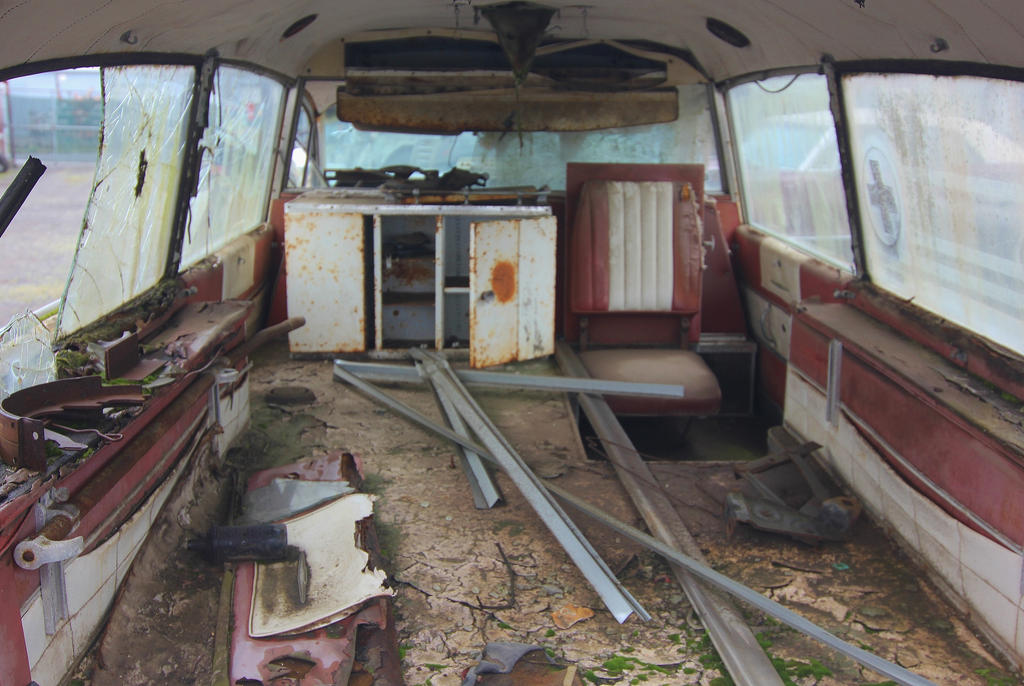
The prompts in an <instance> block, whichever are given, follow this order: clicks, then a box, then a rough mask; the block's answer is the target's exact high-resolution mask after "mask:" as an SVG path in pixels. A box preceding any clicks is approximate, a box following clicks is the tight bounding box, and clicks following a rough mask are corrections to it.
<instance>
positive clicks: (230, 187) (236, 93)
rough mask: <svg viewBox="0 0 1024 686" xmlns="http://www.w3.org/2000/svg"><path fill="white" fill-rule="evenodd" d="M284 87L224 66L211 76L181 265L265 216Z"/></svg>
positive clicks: (238, 234) (264, 77)
mask: <svg viewBox="0 0 1024 686" xmlns="http://www.w3.org/2000/svg"><path fill="white" fill-rule="evenodd" d="M283 99H284V87H283V86H282V85H281V84H280V83H278V82H277V81H275V80H274V79H272V78H270V77H267V76H263V75H261V74H256V73H255V72H251V71H246V70H244V69H239V68H237V67H231V66H226V65H222V66H220V67H218V69H217V73H216V74H215V75H214V86H213V93H212V94H211V95H210V122H209V126H207V129H206V132H205V134H204V135H203V140H202V142H201V144H200V145H201V146H202V151H203V158H202V165H201V166H200V169H199V184H198V190H197V192H196V196H195V197H194V198H192V202H191V204H190V206H189V221H188V230H187V231H186V232H185V245H184V246H183V249H182V258H181V266H182V267H187V266H190V265H192V264H194V263H196V262H198V261H199V260H201V259H203V258H205V257H206V256H207V255H209V254H210V253H212V252H214V251H216V250H217V249H219V248H221V247H223V246H224V245H225V244H227V243H228V242H229V241H230V240H231V239H233V238H236V237H237V236H240V235H242V234H243V233H245V232H247V231H251V230H252V229H254V228H256V226H258V225H259V223H260V222H261V221H263V219H264V216H265V214H266V207H267V202H268V198H269V196H270V174H271V169H272V167H273V163H274V148H275V141H276V140H277V138H276V136H277V131H278V125H279V123H280V120H281V106H282V102H283Z"/></svg>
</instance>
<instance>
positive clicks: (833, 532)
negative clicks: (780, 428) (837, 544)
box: [725, 442, 861, 545]
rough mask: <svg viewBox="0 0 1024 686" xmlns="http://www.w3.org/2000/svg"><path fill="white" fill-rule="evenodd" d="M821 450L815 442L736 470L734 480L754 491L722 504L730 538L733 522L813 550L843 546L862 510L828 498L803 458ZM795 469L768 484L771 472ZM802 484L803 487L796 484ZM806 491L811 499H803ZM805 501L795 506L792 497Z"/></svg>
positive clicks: (731, 496)
mask: <svg viewBox="0 0 1024 686" xmlns="http://www.w3.org/2000/svg"><path fill="white" fill-rule="evenodd" d="M819 448H821V446H820V445H818V444H817V443H814V442H808V443H804V444H802V445H798V446H794V447H792V448H789V449H786V450H782V451H780V452H777V453H772V454H770V455H766V456H765V457H762V458H761V459H759V460H755V461H753V462H750V463H748V464H745V465H741V466H737V467H736V468H735V472H736V475H737V476H738V477H740V478H742V479H744V481H745V482H746V483H747V484H748V485H749V486H750V487H751V488H753V489H754V491H756V493H757V495H756V496H750V495H745V494H743V493H741V492H739V491H733V492H731V493H729V494H728V495H727V496H726V499H725V525H726V530H727V531H728V533H729V535H730V536H731V535H732V534H733V532H734V531H735V529H736V523H737V522H743V523H745V524H749V525H750V526H752V527H754V528H755V529H761V530H762V531H771V532H774V533H780V534H786V535H788V536H791V537H793V538H795V539H797V540H799V541H803V542H804V543H810V544H811V545H814V544H816V543H819V542H821V541H823V540H828V541H842V540H846V538H847V537H848V535H849V533H850V529H851V528H852V527H853V525H854V523H855V522H856V521H857V518H858V517H859V516H860V512H861V504H860V502H859V501H858V500H857V499H856V498H852V497H850V496H844V495H837V494H833V493H831V492H830V491H829V489H828V488H826V486H825V484H824V483H823V482H822V481H821V479H820V477H819V475H818V472H817V471H816V470H815V468H814V467H813V466H812V465H811V464H809V463H808V462H807V459H806V456H807V455H809V454H810V453H812V452H814V451H815V450H817V449H819ZM790 464H791V465H792V466H793V467H795V468H796V469H795V470H794V469H792V468H790V470H789V471H788V472H787V473H786V474H783V475H782V476H783V477H784V478H782V479H779V478H774V479H773V478H771V477H770V476H768V475H770V474H771V472H773V471H775V470H778V471H779V472H782V471H783V469H782V468H784V467H785V466H787V465H790ZM801 481H802V483H800V482H801ZM807 489H809V490H810V497H809V498H807V497H806V492H807ZM797 491H802V492H803V493H804V494H805V495H804V497H802V498H800V500H799V501H798V502H802V504H799V506H797V503H794V493H795V492H797Z"/></svg>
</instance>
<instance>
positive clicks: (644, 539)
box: [335, 369, 935, 686]
mask: <svg viewBox="0 0 1024 686" xmlns="http://www.w3.org/2000/svg"><path fill="white" fill-rule="evenodd" d="M338 372H339V370H337V369H336V370H335V378H338V379H340V380H343V381H346V382H348V383H349V384H351V385H352V386H354V387H355V388H357V389H359V390H360V391H362V392H363V393H364V394H365V395H367V396H369V397H370V398H372V399H374V400H376V401H377V402H379V403H380V404H382V405H384V406H385V407H387V408H388V409H390V410H392V411H393V412H395V414H398V415H400V416H402V417H405V418H406V419H408V420H409V421H411V422H413V423H414V424H418V425H419V426H421V427H422V428H424V429H427V430H429V431H432V432H433V433H435V434H437V435H438V436H441V437H443V438H447V439H448V440H449V441H451V442H452V443H455V444H458V445H461V446H462V447H464V448H467V449H469V450H472V451H473V452H475V453H477V454H478V455H480V457H482V458H484V459H485V460H489V461H492V462H494V463H495V464H497V461H496V460H495V458H494V457H493V456H492V455H491V454H490V453H489V452H488V451H487V449H486V448H484V447H483V446H481V445H479V444H478V443H476V442H475V441H473V440H471V439H469V438H467V437H465V436H460V435H459V434H457V433H455V432H454V431H452V430H451V429H448V428H446V427H444V426H441V425H440V424H438V423H437V422H434V421H433V420H431V419H429V418H428V417H425V416H423V415H422V414H420V413H419V412H417V411H416V410H414V409H413V408H411V407H409V406H408V405H406V404H404V403H402V402H399V401H398V400H395V399H394V398H392V397H391V396H389V395H388V394H387V393H384V392H383V391H381V390H380V389H379V388H377V387H376V386H374V385H373V384H370V383H368V382H366V381H364V380H362V379H360V378H359V377H358V376H356V375H355V374H352V373H351V372H348V371H346V370H344V369H342V370H340V372H341V373H338ZM543 486H544V487H545V488H546V489H547V491H548V492H549V493H552V494H554V495H555V496H557V497H558V498H559V499H561V500H562V501H563V502H565V503H566V504H568V505H570V506H572V507H573V508H575V509H577V510H579V511H580V512H582V513H584V514H586V515H589V516H591V517H593V518H594V519H595V520H597V521H599V522H601V523H602V524H604V525H605V526H607V527H608V528H610V529H612V530H614V531H617V532H619V533H620V534H622V535H623V536H627V537H628V538H629V539H630V540H632V541H635V542H637V543H639V544H640V545H642V546H644V547H645V548H647V549H648V550H651V551H653V552H655V553H658V554H659V555H661V556H662V557H664V558H665V559H666V560H668V561H669V562H674V563H676V564H679V565H682V566H683V567H686V569H687V570H689V571H690V572H692V573H693V574H694V575H695V576H698V577H700V578H701V579H703V580H704V581H707V582H708V583H709V584H711V585H713V586H715V587H716V588H719V589H721V590H723V591H725V592H726V593H728V594H730V595H732V596H734V597H736V598H739V599H740V600H743V601H745V602H747V603H749V604H750V605H752V606H754V607H755V608H756V609H758V610H760V611H761V612H764V613H765V614H767V615H770V616H772V617H774V618H775V619H777V620H779V621H780V622H782V623H783V624H785V625H787V626H789V627H791V628H793V629H796V630H797V631H799V632H801V633H803V634H806V635H807V636H810V637H811V638H813V639H815V640H817V641H820V642H821V643H824V644H825V645H827V646H829V647H830V648H833V649H834V650H835V651H836V652H839V653H842V654H843V655H846V656H847V657H849V658H850V659H852V660H855V661H856V662H858V663H860V664H862V665H864V666H865V667H867V668H869V669H872V670H874V671H875V672H877V673H878V674H880V675H882V676H885V677H888V678H889V679H892V680H893V681H895V682H896V683H898V684H902V685H903V686H935V684H934V682H932V681H929V680H928V679H925V678H924V677H922V676H920V675H918V674H914V673H913V672H911V671H910V670H908V669H905V668H903V667H900V666H899V665H897V664H895V663H892V662H889V661H888V660H884V659H882V658H880V657H879V656H877V655H874V654H872V653H869V652H867V651H866V650H862V649H861V648H858V647H856V646H854V645H851V644H849V643H847V642H846V641H844V640H842V639H841V638H839V637H838V636H836V635H834V634H831V633H829V632H828V631H825V630H824V629H822V628H821V627H819V626H818V625H817V624H815V623H814V622H812V621H810V620H809V619H805V618H804V617H801V616H800V615H798V614H797V613H795V612H793V611H792V610H790V609H789V608H787V607H784V606H782V605H780V604H779V603H777V602H775V601H774V600H771V599H769V598H765V597H764V596H763V595H761V594H760V593H758V592H757V591H754V590H753V589H750V588H748V587H746V586H744V585H743V584H741V583H739V582H737V581H733V580H732V579H730V578H729V577H727V576H725V575H724V574H720V573H719V572H716V571H715V570H713V569H711V568H710V567H708V566H707V565H704V564H701V563H700V562H698V561H696V560H694V559H693V558H691V557H689V556H688V555H684V554H683V553H681V552H679V551H678V550H675V549H673V548H672V547H670V546H667V545H665V544H664V543H662V542H661V541H659V540H658V539H656V538H654V537H653V536H650V535H648V534H646V533H644V532H643V531H640V530H639V529H637V528H635V527H632V526H630V525H628V524H626V523H624V522H622V521H619V520H618V519H615V518H614V517H612V516H610V515H608V514H607V513H606V512H605V511H604V510H602V509H601V508H599V507H597V506H596V505H591V504H590V503H588V502H587V501H585V500H583V499H581V498H578V497H576V496H575V495H573V494H572V493H571V492H569V491H567V490H565V489H563V488H561V487H559V486H556V485H554V484H551V483H544V484H543Z"/></svg>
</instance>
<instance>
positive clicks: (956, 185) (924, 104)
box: [843, 74, 1024, 353]
mask: <svg viewBox="0 0 1024 686" xmlns="http://www.w3.org/2000/svg"><path fill="white" fill-rule="evenodd" d="M843 88H844V92H845V93H846V96H847V97H846V100H847V105H846V107H847V117H848V118H849V120H850V122H851V127H850V128H851V130H850V137H851V144H852V148H853V163H854V173H855V175H856V179H857V194H858V202H859V204H860V214H861V218H862V223H863V236H864V252H865V260H866V262H867V271H868V276H869V277H870V278H871V280H872V281H874V282H875V283H876V284H877V285H878V286H880V287H881V288H883V289H885V290H887V291H889V292H891V293H893V294H894V295H896V296H898V297H899V298H901V299H904V300H908V301H910V300H912V301H913V302H914V304H915V305H918V306H920V307H923V308H925V309H927V310H930V311H931V312H934V313H936V314H938V315H940V316H942V317H944V318H946V319H948V320H950V321H952V322H955V323H957V324H959V325H961V326H964V327H967V328H969V329H971V330H972V331H976V332H978V333H980V334H981V335H983V336H986V337H987V338H989V339H991V340H993V341H996V342H997V343H1000V344H1002V345H1005V346H1007V347H1008V348H1011V349H1013V350H1015V351H1017V352H1018V353H1024V305H1022V301H1021V293H1022V292H1024V238H1022V236H1024V234H1022V232H1021V226H1024V84H1022V83H1019V82H1016V81H1001V80H997V79H984V78H976V77H963V76H957V77H948V76H947V77H942V76H923V75H916V74H861V75H855V76H849V77H846V78H845V79H844V82H843Z"/></svg>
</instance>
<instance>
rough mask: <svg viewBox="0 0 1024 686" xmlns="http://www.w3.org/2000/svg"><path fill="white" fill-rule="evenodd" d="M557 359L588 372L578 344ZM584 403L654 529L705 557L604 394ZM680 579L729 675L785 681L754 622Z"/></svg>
mask: <svg viewBox="0 0 1024 686" xmlns="http://www.w3.org/2000/svg"><path fill="white" fill-rule="evenodd" d="M555 359H556V360H557V361H558V364H559V366H560V367H561V368H562V370H563V371H564V372H565V373H566V374H568V375H570V376H585V375H586V374H587V371H586V367H584V366H583V362H582V361H581V360H580V359H579V357H577V355H576V353H575V352H573V350H572V348H570V347H569V346H568V344H566V343H564V342H560V343H559V344H558V345H557V346H556V349H555ZM579 403H580V408H582V410H583V411H584V413H586V415H587V419H589V420H590V425H591V426H592V427H594V431H595V432H596V433H597V436H598V438H599V439H600V440H601V443H602V445H603V447H604V451H605V454H606V455H607V456H608V460H609V462H611V463H612V466H613V467H614V468H615V472H616V474H617V475H618V477H619V481H621V482H622V485H623V486H624V487H625V489H626V492H627V493H629V497H630V499H631V500H632V501H633V504H634V505H635V506H636V508H637V510H638V511H639V512H640V515H641V516H642V517H643V518H644V521H645V522H646V523H647V526H648V528H649V529H650V530H651V532H652V533H653V534H654V535H655V536H656V537H657V538H658V539H659V540H660V541H662V542H663V543H665V544H666V545H668V546H669V547H672V548H677V549H680V550H683V551H685V552H686V553H687V554H688V555H690V556H691V557H693V558H695V559H697V560H699V561H701V562H704V559H703V557H704V556H703V554H702V553H701V551H700V546H698V545H697V542H696V541H695V540H694V539H693V536H691V535H690V532H689V531H688V530H687V528H686V524H685V523H684V522H683V520H682V518H681V517H680V516H679V513H678V512H677V511H676V509H675V507H674V506H673V505H672V503H671V502H670V501H669V499H668V497H667V496H666V495H665V493H664V492H663V491H662V490H661V489H660V488H657V487H654V488H652V487H651V486H650V484H656V483H658V481H657V480H656V479H655V478H654V475H653V474H651V471H650V469H649V468H648V466H647V463H646V462H644V461H643V458H641V457H640V455H639V453H637V451H636V449H635V448H633V443H632V442H631V441H630V439H629V436H628V435H626V432H625V430H624V429H623V428H622V425H621V424H619V420H618V419H616V417H615V413H614V412H612V410H611V408H610V407H608V403H606V402H605V401H604V399H603V398H595V397H592V396H580V398H579ZM671 566H672V572H673V574H674V575H675V577H676V581H678V582H679V585H680V586H681V587H682V589H683V591H684V592H685V593H686V596H687V597H688V598H689V599H690V602H691V603H692V604H693V607H694V609H696V610H697V614H698V615H699V616H700V619H701V621H702V622H703V623H704V626H705V627H707V630H708V635H709V636H710V637H711V642H712V643H713V644H714V646H715V648H716V649H717V650H718V653H719V655H721V656H722V662H723V663H725V667H726V669H727V670H728V671H729V676H731V677H732V678H733V680H734V681H735V682H736V683H737V684H741V685H745V684H750V685H751V686H782V679H781V678H780V677H779V675H778V672H776V671H775V667H774V666H773V665H772V663H771V660H769V659H768V656H767V655H766V654H765V652H764V650H763V649H762V648H761V646H760V644H759V643H758V642H757V639H756V638H754V634H753V633H752V632H751V631H750V627H748V626H747V624H746V622H744V621H743V618H742V616H740V613H739V612H738V611H737V610H736V608H735V607H734V606H733V604H732V603H731V602H730V601H729V600H728V599H727V598H722V597H719V595H718V594H717V593H715V592H713V591H711V590H709V589H707V588H705V587H704V586H703V585H701V584H700V583H699V582H698V581H697V580H696V579H695V578H694V577H693V576H692V575H691V574H689V573H688V572H687V571H686V570H685V569H684V568H682V567H680V566H679V565H671Z"/></svg>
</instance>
